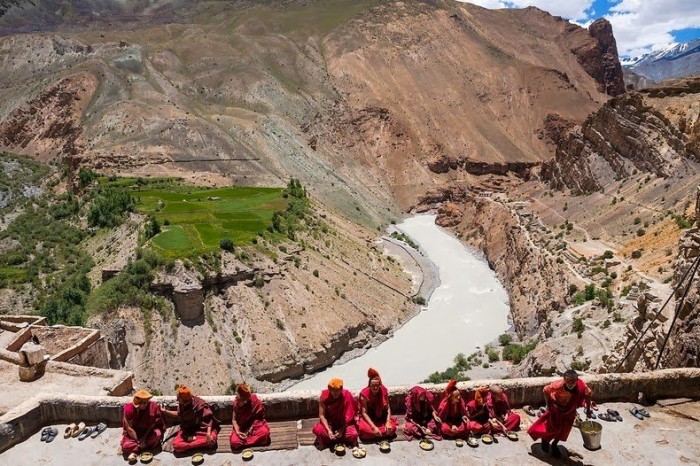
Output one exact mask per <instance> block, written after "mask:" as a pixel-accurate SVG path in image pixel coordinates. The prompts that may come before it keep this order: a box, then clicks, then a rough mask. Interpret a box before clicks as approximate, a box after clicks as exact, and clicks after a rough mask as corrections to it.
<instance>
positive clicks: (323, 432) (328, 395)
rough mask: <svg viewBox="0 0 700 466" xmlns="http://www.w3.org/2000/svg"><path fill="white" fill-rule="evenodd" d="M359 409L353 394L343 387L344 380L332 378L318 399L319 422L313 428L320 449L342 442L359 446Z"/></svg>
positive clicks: (346, 444)
mask: <svg viewBox="0 0 700 466" xmlns="http://www.w3.org/2000/svg"><path fill="white" fill-rule="evenodd" d="M356 413H357V409H356V407H355V400H354V398H353V396H352V394H351V393H350V392H349V391H347V390H344V389H343V381H342V380H340V379H331V381H330V382H328V389H327V390H323V392H321V398H320V399H319V400H318V418H319V423H318V424H316V426H315V427H314V428H313V433H314V435H316V442H315V445H316V447H317V448H318V449H319V450H323V449H324V448H328V447H331V446H334V445H335V444H338V443H342V444H344V445H345V446H348V447H356V446H357V435H358V434H357V427H355V415H356Z"/></svg>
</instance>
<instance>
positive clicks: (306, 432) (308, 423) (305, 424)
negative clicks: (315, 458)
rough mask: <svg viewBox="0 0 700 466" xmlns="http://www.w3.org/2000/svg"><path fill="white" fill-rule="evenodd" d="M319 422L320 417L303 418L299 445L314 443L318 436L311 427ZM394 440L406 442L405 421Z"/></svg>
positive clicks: (400, 425) (399, 427)
mask: <svg viewBox="0 0 700 466" xmlns="http://www.w3.org/2000/svg"><path fill="white" fill-rule="evenodd" d="M317 423H318V418H312V419H302V421H301V430H300V431H299V446H309V445H313V444H314V441H315V440H316V436H315V435H314V434H313V432H311V429H313V428H314V426H316V424H317ZM392 441H393V442H405V441H406V436H405V435H403V423H400V424H399V426H398V429H397V432H396V438H395V439H393V440H392Z"/></svg>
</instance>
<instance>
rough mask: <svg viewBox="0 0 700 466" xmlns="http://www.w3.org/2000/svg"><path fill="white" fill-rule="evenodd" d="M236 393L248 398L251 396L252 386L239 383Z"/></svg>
mask: <svg viewBox="0 0 700 466" xmlns="http://www.w3.org/2000/svg"><path fill="white" fill-rule="evenodd" d="M236 393H238V396H240V397H242V398H248V397H249V396H250V387H249V386H248V385H246V384H244V383H241V384H238V386H237V387H236Z"/></svg>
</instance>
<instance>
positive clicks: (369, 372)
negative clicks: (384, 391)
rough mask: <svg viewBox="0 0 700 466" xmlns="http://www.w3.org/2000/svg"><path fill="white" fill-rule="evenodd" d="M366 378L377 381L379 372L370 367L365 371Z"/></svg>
mask: <svg viewBox="0 0 700 466" xmlns="http://www.w3.org/2000/svg"><path fill="white" fill-rule="evenodd" d="M367 377H369V378H370V380H371V379H378V378H380V377H379V372H377V369H374V368H372V367H370V368H369V369H368V370H367Z"/></svg>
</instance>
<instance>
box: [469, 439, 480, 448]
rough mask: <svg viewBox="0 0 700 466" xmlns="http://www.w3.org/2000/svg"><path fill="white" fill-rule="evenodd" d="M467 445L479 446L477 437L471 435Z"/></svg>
mask: <svg viewBox="0 0 700 466" xmlns="http://www.w3.org/2000/svg"><path fill="white" fill-rule="evenodd" d="M467 445H469V446H470V447H478V446H479V441H478V440H477V439H475V438H474V437H469V438H468V439H467Z"/></svg>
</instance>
